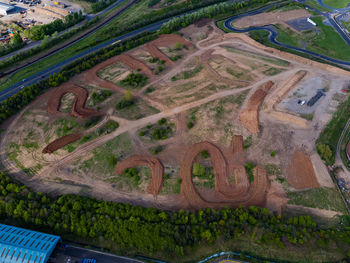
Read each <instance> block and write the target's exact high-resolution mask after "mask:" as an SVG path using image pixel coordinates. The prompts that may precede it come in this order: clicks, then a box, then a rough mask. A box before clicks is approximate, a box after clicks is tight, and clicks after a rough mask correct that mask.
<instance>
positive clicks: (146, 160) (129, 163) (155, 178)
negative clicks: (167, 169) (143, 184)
mask: <svg viewBox="0 0 350 263" xmlns="http://www.w3.org/2000/svg"><path fill="white" fill-rule="evenodd" d="M135 166H147V167H148V168H149V169H150V170H151V174H152V175H151V181H150V183H149V185H148V189H147V192H148V193H150V194H152V195H154V196H156V195H158V194H159V192H160V190H161V189H162V186H163V172H164V167H163V164H162V163H161V162H160V161H159V160H158V159H157V158H155V157H152V156H142V155H133V156H130V157H128V158H126V159H125V160H123V161H121V162H118V164H117V165H116V166H115V168H114V172H115V173H116V174H121V173H123V171H124V170H125V169H127V168H131V167H135Z"/></svg>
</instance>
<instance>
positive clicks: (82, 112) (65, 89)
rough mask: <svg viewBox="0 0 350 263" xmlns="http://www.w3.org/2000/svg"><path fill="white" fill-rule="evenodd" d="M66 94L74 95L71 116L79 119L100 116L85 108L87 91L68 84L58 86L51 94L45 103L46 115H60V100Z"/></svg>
mask: <svg viewBox="0 0 350 263" xmlns="http://www.w3.org/2000/svg"><path fill="white" fill-rule="evenodd" d="M67 93H73V94H74V95H75V100H74V103H73V106H72V110H71V115H72V116H74V117H80V118H89V117H91V116H95V115H99V114H100V113H99V112H97V111H95V110H92V109H86V108H85V103H86V100H87V98H88V95H89V94H88V91H87V90H86V89H84V88H82V87H79V86H76V85H73V84H71V83H69V82H68V83H65V84H63V85H61V86H59V87H58V88H56V89H55V90H54V91H53V93H52V94H51V97H50V99H49V101H48V103H47V113H48V114H51V115H58V114H61V112H60V111H59V108H60V104H61V99H62V97H63V96H64V95H65V94H67Z"/></svg>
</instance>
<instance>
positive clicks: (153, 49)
mask: <svg viewBox="0 0 350 263" xmlns="http://www.w3.org/2000/svg"><path fill="white" fill-rule="evenodd" d="M146 48H147V50H148V52H149V53H150V54H151V56H152V57H155V58H159V59H160V60H164V61H165V64H166V65H173V64H174V62H172V61H171V60H170V59H169V58H168V57H167V55H165V54H164V53H163V52H162V51H160V50H159V49H158V48H157V47H156V46H155V45H153V44H152V43H148V44H147V45H146Z"/></svg>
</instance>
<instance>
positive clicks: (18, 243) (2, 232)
mask: <svg viewBox="0 0 350 263" xmlns="http://www.w3.org/2000/svg"><path fill="white" fill-rule="evenodd" d="M59 240H60V237H58V236H53V235H48V234H44V233H40V232H35V231H31V230H26V229H22V228H18V227H13V226H7V225H2V224H0V261H1V262H6V263H19V262H21V263H45V262H46V261H47V260H48V259H49V257H50V255H51V253H52V251H53V250H54V249H55V247H56V245H57V242H58V241H59Z"/></svg>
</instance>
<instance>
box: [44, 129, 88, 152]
mask: <svg viewBox="0 0 350 263" xmlns="http://www.w3.org/2000/svg"><path fill="white" fill-rule="evenodd" d="M81 137H82V134H81V133H74V134H69V135H66V136H63V137H61V138H58V139H56V140H54V141H53V142H51V143H49V144H48V145H47V146H46V147H45V148H44V149H43V151H42V152H43V153H53V152H55V151H57V150H58V149H61V148H62V147H64V146H66V145H68V144H70V143H72V142H75V141H77V140H79V139H80V138H81Z"/></svg>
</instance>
